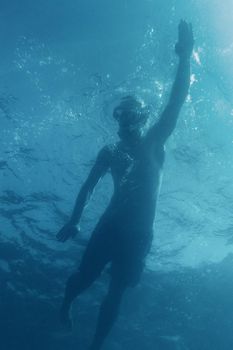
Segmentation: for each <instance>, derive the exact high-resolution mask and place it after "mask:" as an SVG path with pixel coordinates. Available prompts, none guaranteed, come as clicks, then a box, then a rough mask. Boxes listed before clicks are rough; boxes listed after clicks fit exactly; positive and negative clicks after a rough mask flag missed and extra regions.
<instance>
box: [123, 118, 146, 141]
mask: <svg viewBox="0 0 233 350" xmlns="http://www.w3.org/2000/svg"><path fill="white" fill-rule="evenodd" d="M142 134H143V125H142V123H139V122H135V123H132V122H131V123H129V122H123V121H121V122H119V131H118V135H119V137H120V138H121V140H122V141H137V140H139V139H140V138H141V136H142Z"/></svg>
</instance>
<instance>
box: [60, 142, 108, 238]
mask: <svg viewBox="0 0 233 350" xmlns="http://www.w3.org/2000/svg"><path fill="white" fill-rule="evenodd" d="M108 167H109V162H108V150H107V148H106V147H104V148H103V149H102V150H101V151H100V152H99V154H98V157H97V159H96V162H95V164H94V166H93V168H92V169H91V171H90V174H89V176H88V177H87V179H86V181H85V182H84V184H83V186H82V187H81V189H80V191H79V194H78V197H77V200H76V203H75V206H74V209H73V212H72V215H71V217H70V220H69V221H68V223H67V224H66V225H65V226H64V227H63V228H62V229H61V230H60V231H59V232H58V234H57V239H58V240H59V241H60V242H65V241H66V240H67V239H68V238H70V237H74V236H75V235H76V233H77V232H78V230H77V228H76V225H78V224H79V221H80V218H81V215H82V212H83V209H84V208H85V206H86V205H87V203H88V201H89V198H90V196H91V194H92V192H93V190H94V188H95V186H96V185H97V183H98V181H99V180H100V179H101V177H103V176H104V175H105V174H106V172H107V170H108Z"/></svg>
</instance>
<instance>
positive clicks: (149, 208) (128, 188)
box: [104, 139, 164, 231]
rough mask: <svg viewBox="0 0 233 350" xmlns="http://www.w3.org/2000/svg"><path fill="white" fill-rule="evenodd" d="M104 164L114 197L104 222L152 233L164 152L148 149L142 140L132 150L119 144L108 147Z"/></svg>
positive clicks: (162, 149)
mask: <svg viewBox="0 0 233 350" xmlns="http://www.w3.org/2000/svg"><path fill="white" fill-rule="evenodd" d="M107 152H108V161H109V167H110V170H111V174H112V177H113V183H114V193H113V196H112V199H111V201H110V204H109V206H108V208H107V210H106V212H105V214H104V217H105V219H111V220H114V221H116V222H117V223H121V225H124V226H125V227H126V228H129V229H131V230H132V229H134V228H135V229H137V230H138V229H140V230H143V231H144V230H146V231H148V230H152V227H153V221H154V215H155V208H156V200H157V196H158V192H159V187H160V183H161V175H162V166H163V162H164V148H163V147H158V148H157V149H156V147H154V146H153V147H152V146H151V145H150V144H149V143H148V142H147V141H146V139H142V140H141V142H140V143H138V144H137V145H135V146H134V147H130V148H128V147H126V146H125V145H124V144H123V143H121V142H119V143H117V144H114V145H112V146H108V149H107Z"/></svg>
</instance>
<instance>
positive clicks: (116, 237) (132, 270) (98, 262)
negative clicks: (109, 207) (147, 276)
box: [79, 220, 152, 287]
mask: <svg viewBox="0 0 233 350" xmlns="http://www.w3.org/2000/svg"><path fill="white" fill-rule="evenodd" d="M151 242H152V230H142V229H140V230H139V228H138V229H137V228H136V227H135V226H134V227H131V228H130V227H129V225H128V227H127V228H126V227H125V226H124V223H120V222H117V221H116V220H111V221H109V222H107V221H104V222H99V224H98V225H97V226H96V228H95V230H94V232H93V234H92V236H91V238H90V240H89V243H88V245H87V248H86V250H85V252H84V255H83V258H82V261H81V264H80V267H79V271H80V272H81V273H82V274H85V276H86V277H88V278H93V279H94V278H97V277H98V276H99V275H100V273H101V272H102V270H103V269H104V267H105V265H106V264H107V263H111V269H110V273H111V277H112V279H114V280H115V282H116V283H119V284H123V285H125V286H132V287H133V286H135V285H137V284H138V282H139V281H140V277H141V273H142V271H143V269H144V266H145V258H146V256H147V254H148V252H149V250H150V247H151Z"/></svg>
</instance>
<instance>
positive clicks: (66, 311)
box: [60, 303, 73, 332]
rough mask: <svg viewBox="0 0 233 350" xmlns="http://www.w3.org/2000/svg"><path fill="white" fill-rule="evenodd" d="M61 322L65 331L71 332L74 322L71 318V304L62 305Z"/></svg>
mask: <svg viewBox="0 0 233 350" xmlns="http://www.w3.org/2000/svg"><path fill="white" fill-rule="evenodd" d="M60 320H61V324H62V326H63V328H64V330H66V331H69V332H71V331H72V328H73V322H72V318H71V316H70V305H69V304H65V303H63V304H62V307H61V310H60Z"/></svg>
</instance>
